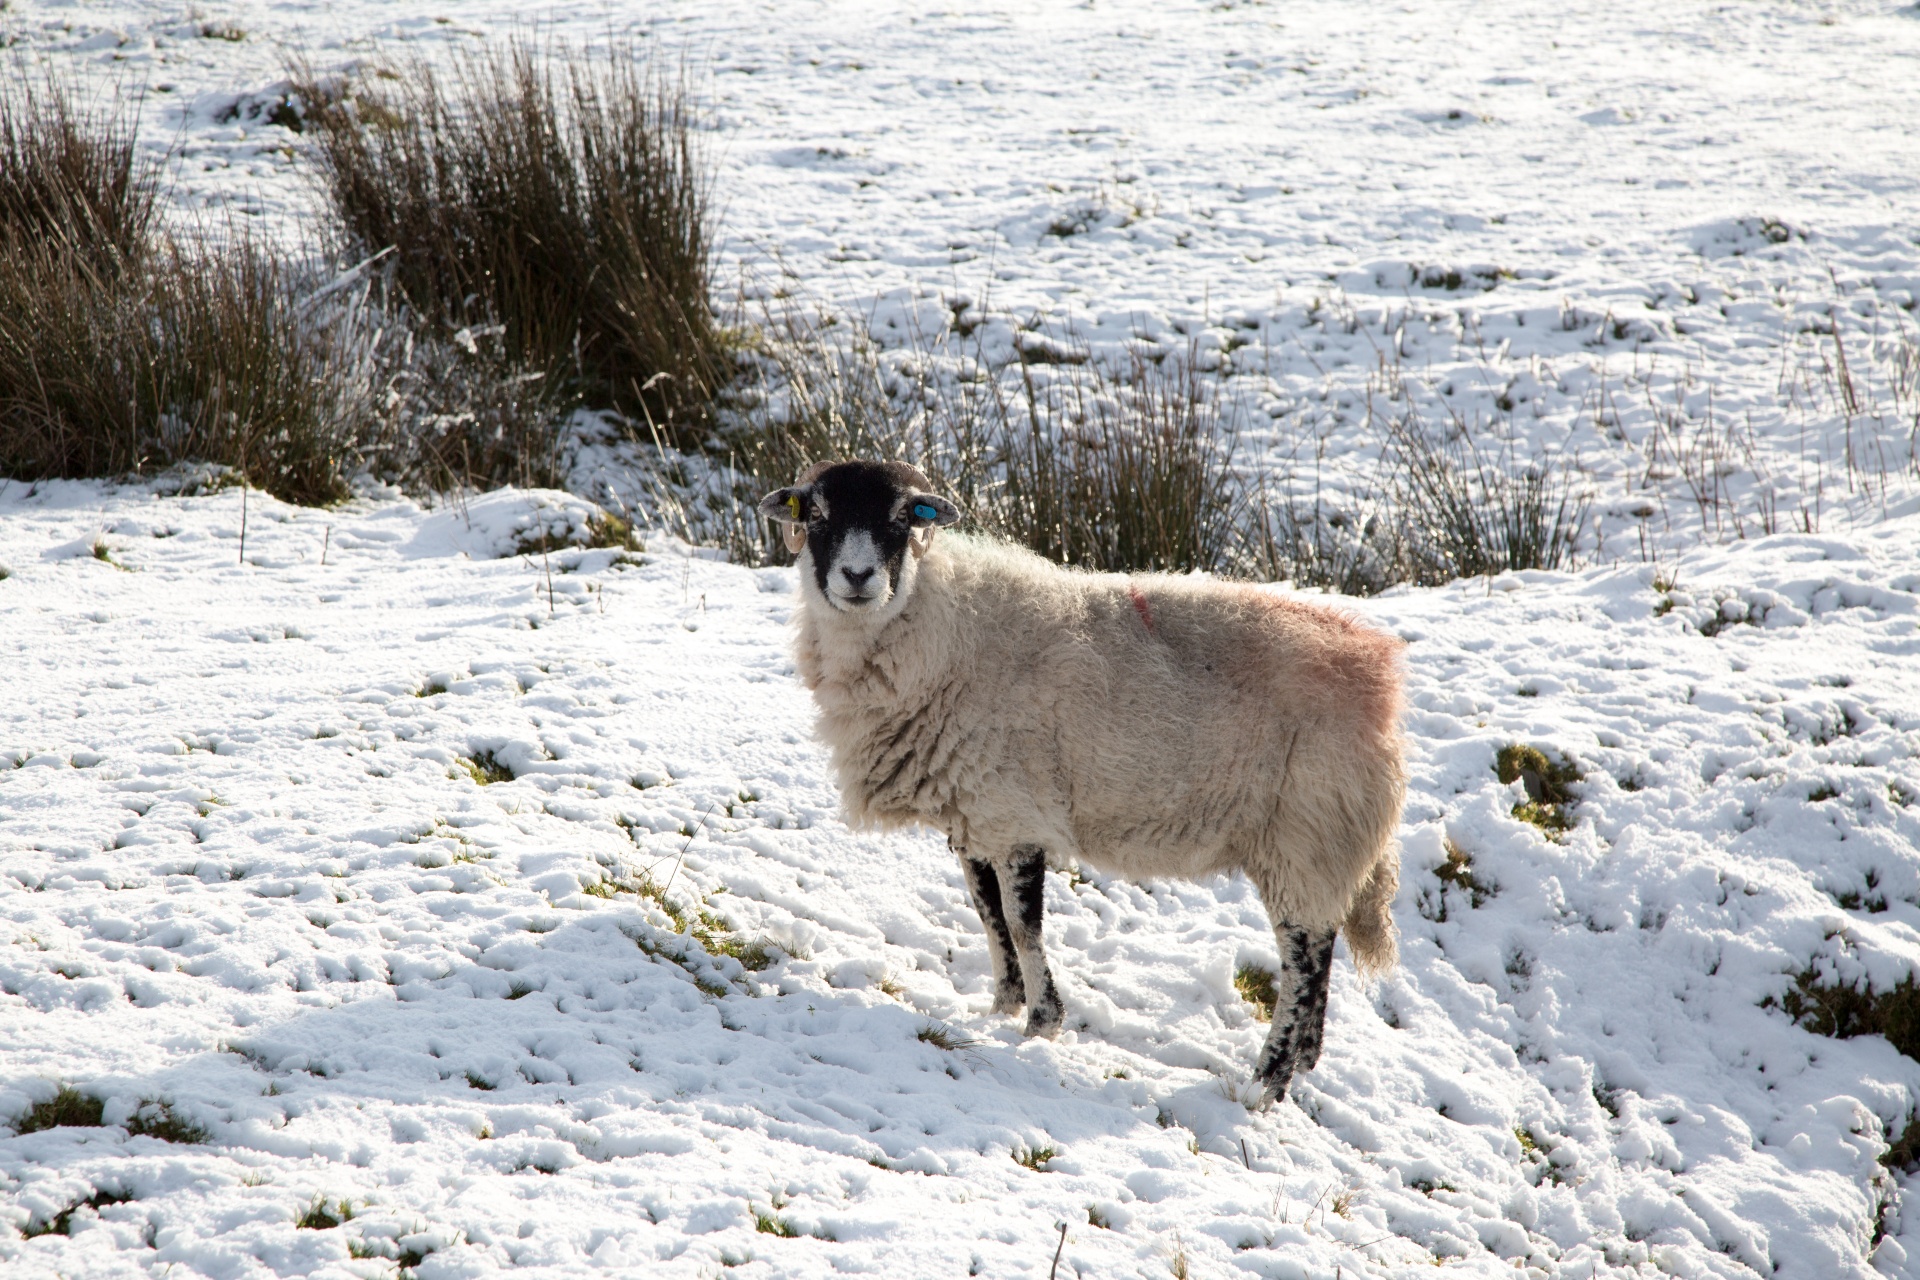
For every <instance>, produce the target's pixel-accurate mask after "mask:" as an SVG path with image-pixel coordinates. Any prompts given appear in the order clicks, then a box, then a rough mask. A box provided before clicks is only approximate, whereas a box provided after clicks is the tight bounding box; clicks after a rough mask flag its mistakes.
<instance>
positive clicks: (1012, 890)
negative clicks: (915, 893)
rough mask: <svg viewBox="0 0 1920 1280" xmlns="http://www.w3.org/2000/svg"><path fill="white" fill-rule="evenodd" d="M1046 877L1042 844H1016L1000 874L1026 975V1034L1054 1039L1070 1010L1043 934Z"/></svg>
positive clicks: (1002, 893)
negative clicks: (1056, 981) (1049, 963)
mask: <svg viewBox="0 0 1920 1280" xmlns="http://www.w3.org/2000/svg"><path fill="white" fill-rule="evenodd" d="M1046 877H1047V855H1046V851H1045V850H1044V849H1042V848H1040V846H1039V845H1032V844H1022V845H1015V846H1014V849H1013V856H1012V857H1011V858H1010V859H1009V860H1008V862H1007V866H1006V873H1005V874H1004V875H1002V876H1001V877H1000V901H1001V904H1002V906H1003V907H1004V908H1005V911H1006V919H1007V926H1008V929H1009V930H1010V931H1011V933H1012V934H1013V950H1014V954H1015V955H1016V956H1018V957H1019V960H1020V973H1021V975H1022V976H1024V977H1025V978H1026V987H1027V1034H1028V1035H1030V1036H1045V1037H1047V1038H1049V1039H1051V1038H1052V1037H1054V1036H1056V1035H1058V1034H1060V1024H1061V1023H1062V1022H1064V1021H1066V1016H1067V1011H1066V1008H1065V1007H1064V1006H1063V1005H1062V1004H1061V1003H1060V992H1059V989H1058V988H1056V987H1055V986H1054V985H1053V973H1052V971H1051V970H1049V969H1048V968H1047V953H1046V950H1045V948H1044V947H1043V945H1042V943H1041V937H1040V933H1041V924H1042V921H1043V920H1044V918H1045V915H1046V887H1047V881H1046Z"/></svg>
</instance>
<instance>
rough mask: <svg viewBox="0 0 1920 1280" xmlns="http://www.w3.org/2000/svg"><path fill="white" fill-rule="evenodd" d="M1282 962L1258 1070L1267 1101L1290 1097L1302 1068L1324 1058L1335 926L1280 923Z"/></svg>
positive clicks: (1311, 1067)
mask: <svg viewBox="0 0 1920 1280" xmlns="http://www.w3.org/2000/svg"><path fill="white" fill-rule="evenodd" d="M1274 933H1275V934H1277V935H1278V936H1279V940H1280V951H1281V959H1282V963H1281V966H1280V976H1279V979H1278V980H1277V981H1276V982H1275V983H1274V1001H1273V1027H1272V1029H1271V1030H1269V1031H1268V1032H1267V1043H1266V1047H1265V1048H1263V1049H1262V1050H1261V1051H1260V1065H1259V1067H1258V1069H1257V1072H1256V1074H1257V1075H1258V1077H1259V1079H1260V1084H1261V1094H1262V1096H1263V1097H1264V1098H1265V1100H1266V1101H1268V1102H1271V1101H1273V1100H1274V1099H1275V1098H1280V1097H1284V1096H1285V1095H1286V1092H1287V1086H1288V1085H1290V1084H1292V1083H1293V1075H1294V1072H1296V1071H1311V1070H1313V1067H1314V1064H1315V1063H1317V1062H1319V1061H1320V1041H1321V1038H1322V1035H1323V1033H1324V1031H1325V1029H1326V1021H1327V982H1328V979H1329V978H1330V977H1331V976H1332V973H1333V935H1334V931H1333V930H1332V929H1301V928H1298V927H1296V926H1294V925H1286V924H1283V925H1280V926H1279V927H1278V928H1276V929H1275V930H1274Z"/></svg>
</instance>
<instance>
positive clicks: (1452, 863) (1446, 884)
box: [1431, 840, 1494, 924]
mask: <svg viewBox="0 0 1920 1280" xmlns="http://www.w3.org/2000/svg"><path fill="white" fill-rule="evenodd" d="M1445 847H1446V851H1447V856H1446V860H1445V861H1443V862H1442V863H1441V864H1440V865H1439V866H1437V867H1435V868H1434V869H1433V875H1434V878H1435V879H1437V880H1438V881H1439V882H1440V905H1439V909H1438V911H1437V913H1436V914H1435V915H1433V916H1432V917H1431V918H1432V919H1433V920H1434V921H1435V922H1436V923H1441V924H1444V923H1445V922H1446V919H1447V890H1449V889H1453V890H1456V891H1458V892H1461V893H1464V894H1466V895H1467V904H1468V905H1469V906H1471V907H1473V908H1474V909H1476V910H1477V909H1479V908H1480V907H1481V906H1483V905H1485V903H1486V901H1487V899H1489V898H1491V897H1492V896H1493V894H1494V887H1493V885H1491V884H1489V883H1487V882H1486V881H1485V880H1483V879H1481V878H1480V877H1478V876H1476V875H1475V874H1474V872H1473V857H1472V855H1470V854H1468V852H1467V851H1466V850H1465V849H1462V848H1461V847H1460V846H1459V845H1457V844H1455V843H1454V842H1453V841H1452V840H1448V841H1447V842H1446V846H1445Z"/></svg>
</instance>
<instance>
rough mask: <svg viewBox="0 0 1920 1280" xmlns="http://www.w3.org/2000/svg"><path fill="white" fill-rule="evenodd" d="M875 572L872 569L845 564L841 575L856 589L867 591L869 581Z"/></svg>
mask: <svg viewBox="0 0 1920 1280" xmlns="http://www.w3.org/2000/svg"><path fill="white" fill-rule="evenodd" d="M873 573H874V571H873V570H872V569H849V568H846V567H845V566H842V567H841V569H840V576H841V577H843V578H845V579H846V580H847V585H848V586H850V587H852V588H853V589H854V590H855V591H865V590H866V589H867V583H868V582H870V581H871V580H872V579H873Z"/></svg>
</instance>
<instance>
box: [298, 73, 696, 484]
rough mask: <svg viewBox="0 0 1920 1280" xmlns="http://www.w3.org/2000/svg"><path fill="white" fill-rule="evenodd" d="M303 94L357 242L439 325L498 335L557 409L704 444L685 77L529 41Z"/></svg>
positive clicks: (329, 180)
mask: <svg viewBox="0 0 1920 1280" xmlns="http://www.w3.org/2000/svg"><path fill="white" fill-rule="evenodd" d="M294 81H295V91H296V94H297V96H298V97H299V98H300V99H301V100H302V102H303V120H304V126H305V128H306V129H307V131H308V132H309V133H311V134H312V135H313V136H314V139H315V142H316V144H317V146H316V151H315V157H316V159H317V161H318V164H319V171H320V180H321V185H322V189H323V191H324V193H325V196H326V199H327V203H328V205H329V208H330V209H331V211H332V215H333V217H334V219H335V220H336V222H337V225H338V227H339V229H340V231H341V233H342V236H343V238H344V239H345V241H346V242H347V244H348V246H349V247H350V248H351V249H352V250H353V251H354V252H356V253H358V254H361V255H369V254H373V253H377V252H380V251H382V250H388V249H390V250H391V251H392V261H391V267H390V271H391V279H392V281H393V284H394V286H395V287H396V288H397V289H398V291H399V293H400V294H401V295H402V296H403V297H404V299H405V301H406V303H407V304H408V305H409V307H410V308H411V309H412V310H413V311H414V312H415V313H416V314H417V315H419V316H420V317H421V318H422V319H423V320H424V322H425V323H427V324H428V325H430V326H435V325H444V326H446V327H447V328H448V329H450V330H462V329H465V330H469V331H471V330H478V329H482V328H488V327H491V326H498V327H499V331H500V333H501V335H502V339H503V342H502V349H503V350H504V351H505V352H508V353H510V354H511V356H512V357H513V358H514V359H515V360H516V361H517V362H519V363H520V364H521V365H522V366H524V368H525V369H526V370H528V371H531V372H534V373H538V374H539V375H541V376H542V377H544V378H545V379H547V380H548V381H549V382H550V383H552V384H553V393H554V394H555V395H557V396H560V397H561V398H567V397H577V398H578V399H580V400H582V401H584V402H585V403H587V404H589V405H591V406H594V407H597V408H609V409H617V410H619V411H621V412H622V413H626V414H629V415H631V416H632V417H634V418H635V419H638V420H644V421H648V422H651V423H652V424H654V426H655V427H656V428H657V429H658V430H659V431H660V432H661V433H662V434H663V435H664V436H665V438H666V439H668V440H669V441H671V442H672V443H673V444H675V445H677V446H682V447H690V448H698V447H700V446H701V445H702V444H704V443H705V438H706V433H707V430H708V427H709V422H708V416H707V412H708V407H709V405H710V404H711V402H712V399H713V396H714V394H715V392H716V391H717V390H718V388H719V386H720V384H721V382H722V381H724V380H725V378H726V377H727V376H729V373H730V370H729V367H728V361H727V353H726V347H725V343H724V340H723V335H722V333H721V330H720V327H719V325H718V324H717V322H716V319H715V316H714V311H713V300H712V277H713V234H714V233H713V209H712V198H711V190H712V169H711V165H710V164H709V162H708V160H707V158H706V157H705V155H704V154H703V151H702V148H701V146H700V143H699V135H698V133H697V131H696V120H695V113H694V109H693V106H692V103H691V99H690V95H689V90H688V84H687V80H686V76H685V74H684V71H683V72H681V73H678V74H676V73H672V72H669V71H666V70H663V69H661V68H660V67H658V66H656V65H655V64H653V63H650V62H647V61H645V60H644V59H642V58H641V57H639V56H638V55H637V54H636V53H635V51H634V50H633V49H632V48H630V47H627V46H624V45H619V44H616V45H614V46H613V47H612V48H611V49H610V50H609V51H608V52H606V53H604V54H599V55H592V54H588V53H585V52H583V51H581V50H578V49H575V48H572V47H569V46H567V45H566V44H564V43H561V42H558V41H545V40H541V41H536V40H535V39H534V38H533V37H530V36H523V37H521V38H519V39H517V40H514V41H512V42H510V43H508V44H506V45H504V46H490V47H487V48H485V49H482V50H479V51H475V52H468V53H459V54H456V55H454V56H453V57H452V58H451V60H450V61H449V62H448V63H447V64H446V65H445V66H444V67H443V68H436V67H435V66H433V65H431V64H429V63H428V62H427V61H426V60H425V58H424V57H417V58H414V59H412V60H410V61H407V62H405V63H403V64H400V65H399V66H397V67H394V68H385V69H382V70H379V71H376V72H374V73H372V74H368V75H359V76H355V77H353V78H351V79H349V80H347V81H345V82H343V83H342V82H328V81H323V80H322V79H321V78H320V77H318V76H316V75H315V74H314V73H313V72H312V71H311V69H309V68H305V67H296V69H295V75H294Z"/></svg>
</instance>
